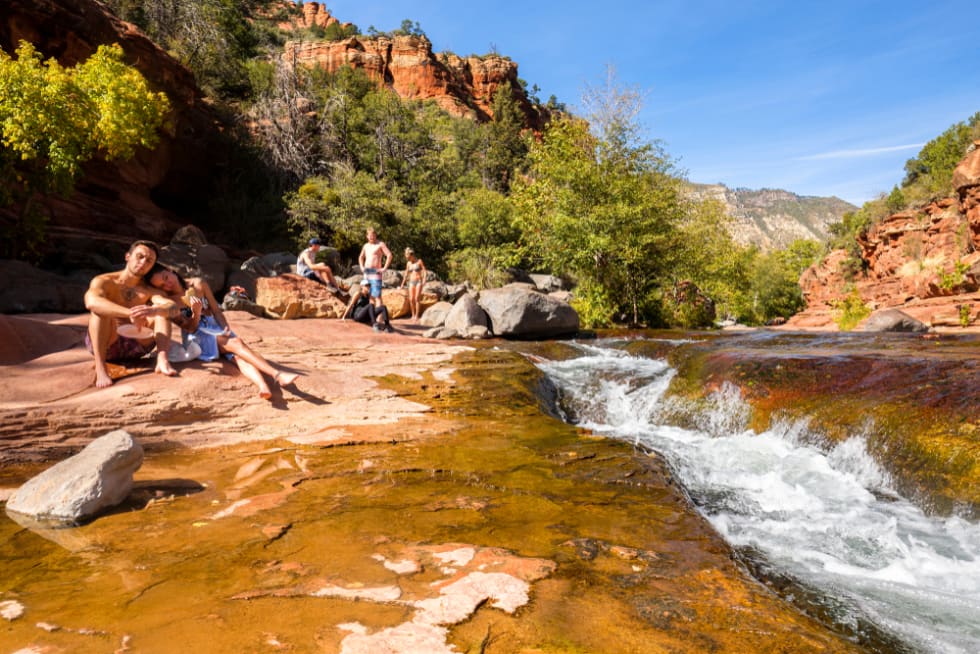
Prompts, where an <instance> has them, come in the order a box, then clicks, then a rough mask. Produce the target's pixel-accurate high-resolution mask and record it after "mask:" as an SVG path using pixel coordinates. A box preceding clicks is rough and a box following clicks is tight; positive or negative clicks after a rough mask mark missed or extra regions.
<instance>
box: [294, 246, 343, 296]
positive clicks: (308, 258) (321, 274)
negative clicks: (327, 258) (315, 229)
mask: <svg viewBox="0 0 980 654" xmlns="http://www.w3.org/2000/svg"><path fill="white" fill-rule="evenodd" d="M322 245H323V244H322V243H321V241H320V239H318V238H311V239H310V247H308V248H306V249H305V250H303V251H302V252H300V253H299V257H297V258H296V273H297V274H299V275H302V276H303V277H306V278H307V279H312V280H313V281H315V282H321V283H323V284H324V285H326V287H327V289H329V290H330V292H331V293H336V294H338V295H339V294H340V292H341V291H344V290H347V288H346V287H344V286H341V284H340V283H339V282H337V279H336V278H335V277H334V276H333V270H332V269H331V268H330V266H328V265H327V264H325V263H317V260H316V253H317V252H319V251H320V247H321V246H322Z"/></svg>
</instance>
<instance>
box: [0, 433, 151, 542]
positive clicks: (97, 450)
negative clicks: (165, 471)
mask: <svg viewBox="0 0 980 654" xmlns="http://www.w3.org/2000/svg"><path fill="white" fill-rule="evenodd" d="M141 465H143V448H142V446H140V444H139V443H137V442H136V441H135V440H133V437H132V436H130V435H129V434H128V433H127V432H125V431H123V430H121V429H119V430H116V431H113V432H109V433H108V434H106V435H104V436H100V437H99V438H97V439H95V440H94V441H92V442H91V443H89V444H88V445H87V446H86V447H85V448H84V449H83V450H82V451H81V452H79V453H78V454H76V455H75V456H72V457H70V458H68V459H65V460H64V461H61V462H60V463H56V464H55V465H53V466H52V467H50V468H48V469H47V470H45V471H44V472H42V473H41V474H39V475H37V476H36V477H34V478H33V479H31V480H29V481H28V482H27V483H25V484H24V485H23V486H21V487H20V488H18V489H17V490H16V491H14V494H13V495H11V496H10V499H9V500H7V511H10V512H14V513H19V514H22V515H26V516H30V517H32V518H34V519H38V520H59V521H64V522H71V523H74V522H79V521H82V520H85V519H86V518H91V517H93V516H95V515H96V514H98V513H99V512H101V511H103V510H105V509H107V508H110V507H113V506H115V505H117V504H119V503H120V502H122V501H123V500H124V499H126V497H127V496H128V495H129V492H130V491H131V490H132V488H133V473H134V472H136V471H137V470H139V468H140V466H141Z"/></svg>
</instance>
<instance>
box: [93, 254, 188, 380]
mask: <svg viewBox="0 0 980 654" xmlns="http://www.w3.org/2000/svg"><path fill="white" fill-rule="evenodd" d="M159 252H160V251H159V248H158V247H157V244H156V243H153V242H152V241H136V242H134V243H133V244H132V245H131V246H130V247H129V251H128V252H126V266H125V268H123V269H122V270H120V271H118V272H110V273H104V274H102V275H97V276H96V277H94V278H93V279H92V281H91V283H89V287H88V290H87V291H86V292H85V308H86V309H88V310H89V321H88V333H87V334H86V336H85V343H86V346H87V347H88V349H89V351H90V352H91V353H92V356H94V357H95V386H96V387H97V388H106V387H108V386H111V385H112V377H110V376H109V370H108V368H107V366H106V363H107V362H109V361H123V360H127V359H139V358H141V357H143V356H144V355H145V354H149V353H150V352H151V351H152V350H153V348H154V347H156V348H157V354H156V358H157V363H156V372H157V373H159V374H161V375H164V376H167V377H173V376H174V375H176V374H177V371H176V370H174V369H173V367H172V366H171V365H170V362H169V361H168V360H167V349H168V346H169V344H170V319H171V318H173V317H174V315H175V312H176V311H177V306H176V304H175V303H174V302H172V301H171V300H168V299H167V298H166V297H165V296H164V295H163V294H162V293H161V292H160V291H158V290H157V289H155V288H152V287H151V286H149V285H148V284H146V283H145V282H144V281H143V275H145V274H146V273H147V272H148V271H149V270H150V268H152V267H153V264H154V263H156V260H157V256H158V255H159ZM130 323H131V324H132V326H133V327H135V328H136V329H137V330H139V328H142V327H150V328H152V330H153V332H152V334H151V335H147V336H143V337H140V336H135V337H127V336H123V335H120V334H119V331H118V330H119V328H120V327H121V326H123V325H126V324H130Z"/></svg>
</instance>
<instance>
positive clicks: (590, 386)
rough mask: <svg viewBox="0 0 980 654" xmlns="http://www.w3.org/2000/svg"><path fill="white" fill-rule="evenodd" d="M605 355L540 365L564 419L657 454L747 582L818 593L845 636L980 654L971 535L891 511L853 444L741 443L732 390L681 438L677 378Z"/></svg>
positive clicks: (900, 505)
mask: <svg viewBox="0 0 980 654" xmlns="http://www.w3.org/2000/svg"><path fill="white" fill-rule="evenodd" d="M613 345H614V344H613V343H602V342H600V343H598V344H596V345H582V346H581V350H582V356H581V357H579V358H577V359H572V360H568V361H561V362H549V363H542V364H540V366H539V367H540V368H541V369H542V370H543V371H544V372H546V373H547V374H548V375H549V376H550V377H551V378H552V379H553V380H554V381H555V383H556V384H557V385H558V387H559V389H560V392H561V394H562V409H563V410H564V411H565V413H566V414H567V416H568V418H569V419H571V420H572V421H574V422H576V423H578V424H579V425H581V426H583V427H585V428H588V429H591V430H593V431H595V432H597V433H603V434H608V435H610V436H612V437H616V438H622V439H627V440H629V441H631V442H636V443H640V444H643V445H646V446H649V447H651V448H653V449H655V450H657V451H659V452H661V453H663V454H664V455H665V456H666V457H667V458H668V460H670V461H671V464H672V466H673V467H674V468H675V469H676V470H677V472H678V475H679V477H680V478H681V480H682V482H683V483H684V485H685V486H686V487H687V489H688V491H689V492H690V494H691V496H692V498H693V499H694V500H695V501H696V502H697V503H698V504H699V506H700V507H701V510H702V511H703V512H704V514H705V516H706V517H707V518H708V519H709V520H710V521H711V523H712V524H713V525H714V527H715V528H716V529H717V530H718V531H719V532H720V533H721V534H722V535H723V536H724V537H725V538H726V539H727V540H728V541H729V542H730V543H731V544H732V545H733V546H735V547H736V548H738V549H740V550H742V551H745V552H751V553H754V555H755V558H756V559H757V561H756V563H757V565H756V566H755V567H756V568H757V569H765V570H768V571H769V572H770V573H771V574H772V575H774V576H777V577H778V576H783V577H787V578H791V579H794V580H796V582H797V586H796V587H797V588H803V589H806V588H810V589H819V591H820V593H821V595H822V596H823V599H822V600H821V601H822V603H823V607H824V609H825V611H824V612H825V613H827V614H830V615H832V616H833V619H834V620H835V621H836V622H837V623H838V624H839V626H840V627H841V628H842V629H844V630H845V631H848V632H850V633H857V634H858V635H861V632H863V631H864V630H865V628H866V625H870V626H871V627H870V628H871V629H877V630H878V631H879V632H880V633H884V634H894V635H896V636H897V637H898V638H899V639H901V641H903V642H904V644H898V645H897V647H898V649H907V650H909V651H924V652H936V653H939V652H942V653H943V654H951V653H963V654H968V653H972V652H977V651H980V621H978V620H977V616H978V615H980V527H978V526H977V525H976V524H971V523H969V522H967V521H965V520H962V519H959V518H956V517H953V518H948V519H941V518H933V517H929V516H926V515H925V514H923V512H922V511H921V510H919V509H918V508H917V507H916V506H915V505H914V504H912V503H911V502H909V501H906V500H905V499H902V498H901V497H899V496H898V495H897V493H896V492H895V491H894V489H893V488H892V487H891V485H890V482H889V479H888V475H887V474H886V473H885V472H884V471H883V470H882V469H881V468H880V467H879V466H878V465H877V464H876V463H875V461H874V460H872V459H871V457H870V456H868V454H867V452H866V449H865V446H864V440H863V439H862V437H861V435H860V434H854V435H853V437H852V438H850V439H849V440H847V441H845V442H843V443H841V444H839V445H837V446H835V447H833V448H832V449H830V450H829V451H825V450H824V449H821V448H818V447H816V446H814V445H813V444H812V443H814V442H817V441H818V439H817V438H814V437H813V436H814V435H813V434H811V433H809V431H808V429H807V425H806V424H805V423H799V422H796V423H788V424H775V425H773V426H772V427H771V428H770V429H769V430H768V431H766V432H764V433H761V434H756V433H753V432H751V431H749V430H747V429H746V425H747V424H748V417H749V408H748V406H747V405H746V404H745V403H744V402H742V400H741V398H740V397H739V394H738V390H737V389H735V388H734V387H731V386H728V387H723V388H722V389H721V390H719V391H718V392H717V393H715V394H714V395H713V397H712V398H711V403H710V406H709V407H707V408H704V407H702V408H700V409H698V413H697V415H695V416H694V420H693V425H694V426H693V427H692V426H691V425H690V422H691V421H688V427H687V428H681V427H677V426H675V425H674V424H671V421H670V420H669V416H671V415H676V414H677V406H675V405H672V403H671V401H669V400H667V399H665V397H664V394H665V392H666V389H667V386H668V384H669V383H670V379H671V377H672V376H673V374H674V372H673V370H672V369H671V368H670V367H669V366H668V365H667V363H666V362H664V361H662V360H659V359H649V358H643V357H637V356H632V355H630V354H627V353H625V352H623V351H621V350H617V349H615V347H613ZM879 647H884V649H892V650H894V649H895V648H894V647H891V646H881V645H880V644H879Z"/></svg>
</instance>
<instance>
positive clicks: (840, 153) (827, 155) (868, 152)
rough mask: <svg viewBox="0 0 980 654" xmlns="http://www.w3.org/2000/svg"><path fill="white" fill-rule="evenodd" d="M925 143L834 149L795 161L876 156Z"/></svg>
mask: <svg viewBox="0 0 980 654" xmlns="http://www.w3.org/2000/svg"><path fill="white" fill-rule="evenodd" d="M923 145H925V143H909V144H907V145H891V146H888V147H884V148H866V149H863V150H834V151H832V152H821V153H820V154H811V155H808V156H806V157H796V159H795V161H818V160H822V159H857V158H859V157H874V156H877V155H879V154H886V153H888V152H900V151H901V150H916V149H919V148H921V147H922V146H923Z"/></svg>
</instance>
